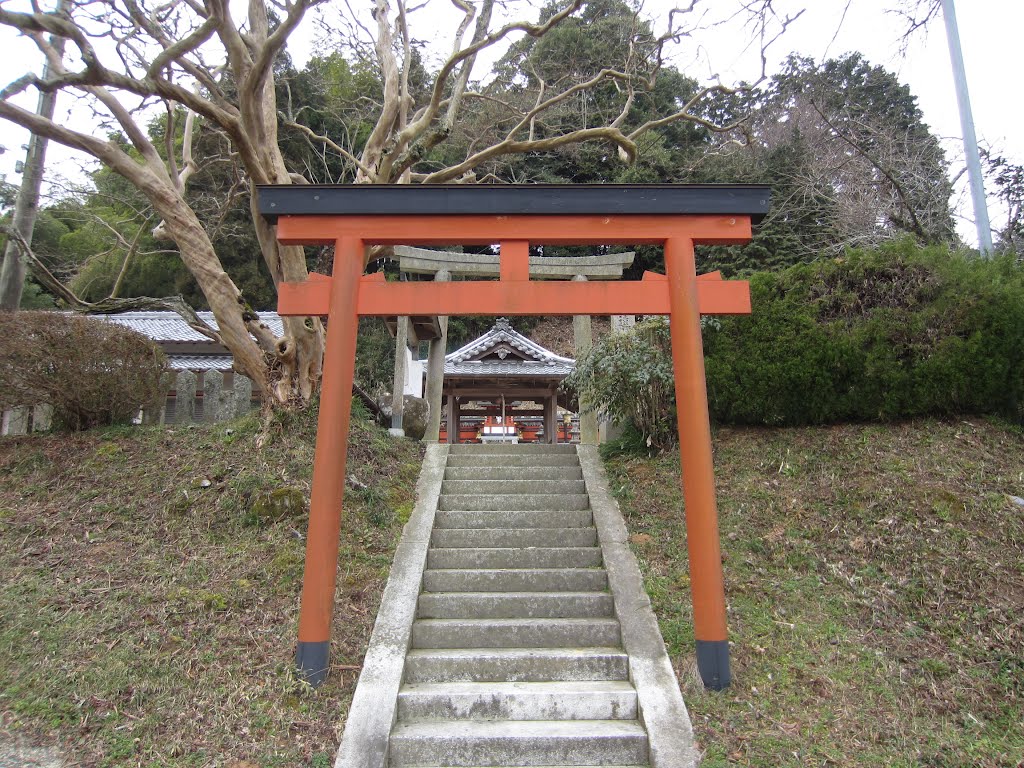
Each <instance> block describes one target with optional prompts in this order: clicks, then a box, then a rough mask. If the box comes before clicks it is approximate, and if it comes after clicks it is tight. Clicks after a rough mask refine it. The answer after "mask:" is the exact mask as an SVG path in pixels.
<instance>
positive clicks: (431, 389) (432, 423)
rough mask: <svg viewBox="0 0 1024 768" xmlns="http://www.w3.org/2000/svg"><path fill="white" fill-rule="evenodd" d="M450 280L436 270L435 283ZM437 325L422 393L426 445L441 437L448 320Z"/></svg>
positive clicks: (443, 317) (447, 275) (441, 317)
mask: <svg viewBox="0 0 1024 768" xmlns="http://www.w3.org/2000/svg"><path fill="white" fill-rule="evenodd" d="M396 250H397V249H396ZM451 279H452V276H451V273H450V272H449V271H448V270H447V269H441V270H438V272H437V273H435V274H434V282H435V283H446V282H448V281H449V280H451ZM437 325H438V330H439V332H440V335H439V336H438V338H436V339H431V340H430V348H429V350H428V352H427V387H426V391H425V392H424V393H423V394H424V396H425V397H426V398H427V431H426V432H425V433H424V434H423V441H424V442H426V443H436V442H437V441H438V440H439V439H440V436H441V397H442V389H443V387H444V356H445V353H446V352H447V351H448V318H447V317H446V316H443V315H442V316H440V317H438V318H437ZM449 423H450V422H449ZM450 431H451V430H450V429H449V432H450ZM448 442H451V440H449V441H448Z"/></svg>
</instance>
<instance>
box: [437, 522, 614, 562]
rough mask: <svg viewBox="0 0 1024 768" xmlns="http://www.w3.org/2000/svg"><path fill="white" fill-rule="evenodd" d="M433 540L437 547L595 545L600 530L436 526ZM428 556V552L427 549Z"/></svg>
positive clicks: (526, 547)
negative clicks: (446, 527)
mask: <svg viewBox="0 0 1024 768" xmlns="http://www.w3.org/2000/svg"><path fill="white" fill-rule="evenodd" d="M430 543H431V544H432V545H433V546H434V547H436V548H438V549H452V548H462V547H465V548H473V549H478V548H482V547H487V546H488V545H491V546H493V547H494V548H496V549H507V548H510V547H519V548H523V549H531V548H537V547H544V548H548V547H559V548H561V547H593V546H595V545H596V544H597V530H596V529H595V528H593V527H592V526H587V527H586V528H518V529H517V528H497V529H494V528H490V529H488V528H449V529H447V530H445V529H443V528H435V529H434V531H433V533H432V534H431V537H430ZM428 556H429V553H428Z"/></svg>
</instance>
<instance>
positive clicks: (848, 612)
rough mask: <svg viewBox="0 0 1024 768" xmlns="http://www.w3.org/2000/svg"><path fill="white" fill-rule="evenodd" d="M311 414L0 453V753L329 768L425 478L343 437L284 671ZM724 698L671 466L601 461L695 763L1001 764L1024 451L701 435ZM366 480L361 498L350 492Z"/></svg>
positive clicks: (1017, 630) (926, 437)
mask: <svg viewBox="0 0 1024 768" xmlns="http://www.w3.org/2000/svg"><path fill="white" fill-rule="evenodd" d="M312 437H313V428H312V422H311V421H310V420H309V418H308V417H306V418H304V419H298V420H296V421H295V422H294V423H291V424H285V423H281V422H275V423H272V424H271V425H270V426H269V428H268V429H266V430H263V431H261V430H260V429H259V424H258V423H257V422H256V421H255V420H244V421H241V422H236V423H234V424H226V425H223V424H222V425H209V426H201V427H194V428H184V429H179V428H175V429H166V430H161V429H142V430H108V431H98V432H92V433H86V434H81V435H73V436H67V435H54V436H36V437H31V438H5V439H3V440H0V583H2V584H3V585H4V586H3V588H2V591H0V757H2V756H3V754H4V753H3V749H2V747H3V742H4V740H5V738H6V740H7V741H8V743H10V742H11V741H12V740H20V741H24V742H26V743H35V744H38V745H49V746H59V747H60V748H61V749H62V751H63V753H64V755H65V756H66V757H68V756H73V757H74V759H75V761H76V763H75V764H79V765H84V766H107V765H109V766H128V765H153V766H156V765H160V766H206V765H223V766H230V767H231V768H253V766H261V768H270V767H271V766H322V767H324V768H326V766H330V765H331V764H332V762H333V758H334V751H335V749H336V746H337V742H338V738H339V735H340V732H341V728H342V720H343V717H344V713H345V710H346V708H347V703H348V700H349V697H350V696H351V693H352V690H353V687H354V684H355V679H356V676H357V674H358V669H359V663H360V660H361V655H362V653H363V648H364V644H365V642H366V640H367V638H368V635H369V630H370V627H371V624H372V621H373V617H374V613H375V609H376V606H377V603H378V601H379V598H380V593H381V590H382V587H383V582H384V579H385V578H386V574H387V569H388V564H389V563H390V558H391V554H392V551H393V548H394V545H395V543H396V540H397V536H398V535H399V533H400V529H401V524H402V521H403V519H404V518H405V516H406V515H407V514H408V512H409V510H410V509H411V502H412V488H413V485H414V482H415V478H416V475H417V472H418V461H419V456H420V453H419V449H418V446H417V445H416V444H413V443H411V442H408V441H404V440H397V441H396V440H393V439H391V438H389V437H387V435H386V434H384V433H383V432H382V431H381V430H378V429H377V428H375V427H373V426H371V425H370V424H369V423H368V422H363V421H357V422H356V424H355V425H354V428H353V444H352V451H351V453H350V459H349V461H350V464H349V474H350V475H351V476H353V478H354V479H355V480H356V481H358V483H356V482H350V484H349V489H348V495H347V498H348V500H349V505H348V513H347V518H346V522H345V525H344V532H345V533H344V536H343V541H342V566H343V567H342V573H341V577H340V584H339V608H338V615H337V621H336V630H335V641H336V642H335V647H334V656H333V661H334V663H335V667H334V673H333V675H332V677H331V678H330V679H329V681H328V683H326V684H325V685H324V687H322V688H321V689H320V690H318V691H316V692H310V691H308V690H304V689H303V688H302V687H301V686H300V685H298V684H297V683H296V682H295V680H294V677H293V675H292V672H291V661H292V649H293V647H294V641H295V623H296V619H297V608H298V593H299V586H300V583H301V578H302V556H303V541H302V539H301V537H302V532H303V530H304V518H303V517H302V516H301V515H300V516H297V517H294V518H291V519H284V520H281V521H279V522H271V521H264V522H262V523H258V521H256V520H255V519H253V516H252V514H251V506H252V501H253V500H254V499H255V498H258V496H259V494H260V493H261V492H263V491H267V490H270V489H274V488H278V487H282V486H291V487H295V488H298V489H300V490H302V491H306V490H307V489H308V483H309V478H310V473H311V466H312ZM715 446H716V462H717V473H718V483H719V488H720V493H719V499H720V506H721V522H722V542H723V551H724V556H725V575H726V591H727V596H728V599H729V604H730V624H731V631H732V640H733V641H734V643H735V645H734V648H733V663H734V676H735V682H734V685H733V687H732V688H731V689H730V690H728V691H726V692H725V693H722V694H715V693H708V692H705V691H703V690H702V689H701V687H700V685H699V683H698V682H697V678H696V673H695V670H694V669H693V667H692V662H691V659H690V653H691V649H692V645H693V643H692V632H691V628H690V627H691V622H690V617H689V604H690V598H689V582H688V576H687V568H686V557H685V542H684V540H683V536H682V531H683V529H682V525H681V515H680V511H679V510H680V504H681V501H680V491H679V470H678V456H677V454H675V453H666V454H663V455H660V456H656V457H653V458H645V459H638V458H635V457H616V458H612V459H610V460H609V462H608V466H609V470H610V474H611V480H612V483H611V485H612V487H613V489H614V490H615V491H616V493H617V494H618V495H619V498H620V501H621V503H622V505H623V510H624V512H625V513H626V515H627V522H628V525H629V527H630V531H631V533H632V534H633V541H634V547H635V550H636V552H637V554H638V555H639V556H640V558H641V561H642V567H643V569H644V572H645V576H646V578H647V583H648V588H649V591H650V592H651V595H652V599H653V601H654V604H655V607H656V609H657V611H658V613H659V616H660V618H661V623H662V630H663V632H664V634H665V638H666V641H667V642H668V644H669V647H670V652H671V653H672V656H673V658H674V660H675V661H676V662H677V667H678V669H679V672H680V677H681V679H682V680H683V685H684V694H685V696H686V699H687V703H688V706H689V707H690V711H691V716H692V718H693V721H694V725H695V728H696V730H697V734H698V738H699V740H700V744H701V746H702V748H703V749H705V750H706V759H705V765H706V766H722V765H754V766H765V767H767V766H779V765H791V766H797V765H800V766H803V765H831V766H858V765H864V766H868V765H871V766H875V765H887V766H888V765H895V766H900V765H906V766H909V765H926V766H968V765H970V766H1016V765H1018V763H1019V760H1020V755H1022V754H1024V736H1022V735H1021V734H1022V733H1024V727H1022V726H1024V723H1022V707H1024V700H1022V697H1024V667H1022V661H1021V659H1022V658H1024V612H1022V610H1021V606H1022V605H1024V508H1022V507H1019V506H1017V505H1016V504H1015V503H1014V502H1013V501H1012V500H1011V499H1010V496H1022V495H1024V435H1022V433H1021V432H1020V431H1019V430H1016V429H1013V428H1010V427H1006V426H1003V425H1001V424H998V423H990V422H986V421H982V420H974V419H972V420H967V421H963V420H954V421H919V422H910V423H904V424H897V425H870V426H865V425H861V426H858V425H851V426H838V427H831V428H816V429H799V430H797V429H779V430H769V429H720V430H718V431H717V432H716V434H715ZM358 484H365V486H366V487H365V488H362V489H360V488H359V487H358Z"/></svg>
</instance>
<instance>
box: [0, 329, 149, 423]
mask: <svg viewBox="0 0 1024 768" xmlns="http://www.w3.org/2000/svg"><path fill="white" fill-rule="evenodd" d="M0 339H2V340H3V341H2V343H0V407H3V408H10V407H15V406H23V405H38V404H48V405H51V406H53V415H54V420H55V421H56V422H57V423H58V424H59V425H61V426H64V427H66V428H69V429H88V428H89V427H95V426H101V425H105V424H119V423H127V422H130V421H131V419H132V417H134V416H135V414H136V413H138V411H139V408H141V407H149V406H153V405H157V404H159V402H160V400H161V398H162V397H163V396H164V394H165V392H164V389H163V385H162V382H161V378H162V377H163V374H164V373H165V372H166V371H167V359H166V357H164V354H163V352H161V351H160V349H159V348H158V347H157V346H156V345H155V344H154V343H153V342H152V341H150V340H149V339H147V338H146V337H145V336H143V335H141V334H138V333H135V332H134V331H131V330H129V329H127V328H124V327H123V326H120V325H115V324H113V323H105V322H102V321H100V320H95V319H91V318H86V317H79V316H75V315H66V314H61V313H57V312H17V313H12V312H0Z"/></svg>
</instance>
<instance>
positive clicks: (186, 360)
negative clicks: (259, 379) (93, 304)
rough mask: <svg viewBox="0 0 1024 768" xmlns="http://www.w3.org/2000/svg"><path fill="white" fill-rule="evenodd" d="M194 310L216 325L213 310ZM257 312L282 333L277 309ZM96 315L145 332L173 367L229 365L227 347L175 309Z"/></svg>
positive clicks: (218, 367) (223, 368)
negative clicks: (197, 327) (187, 320)
mask: <svg viewBox="0 0 1024 768" xmlns="http://www.w3.org/2000/svg"><path fill="white" fill-rule="evenodd" d="M196 314H197V315H199V318H200V319H201V320H202V321H203V322H205V323H206V324H207V325H209V326H210V327H211V328H213V329H214V330H216V329H217V321H216V320H215V319H214V317H213V313H212V312H197V313H196ZM257 314H258V315H259V318H260V321H261V322H263V323H264V324H265V325H266V326H267V327H268V328H270V330H271V331H272V332H273V333H275V334H277V335H281V334H282V333H283V332H284V330H283V325H282V323H281V318H280V317H278V314H277V313H276V312H259V313H257ZM97 318H98V319H100V320H105V321H106V322H108V323H116V324H117V325H123V326H124V327H125V328H131V329H132V330H133V331H138V332H139V333H141V334H142V335H143V336H148V337H149V338H150V339H152V340H153V341H155V342H156V343H157V344H158V345H159V346H160V348H161V349H162V350H163V351H164V354H166V355H167V359H168V361H169V362H170V365H171V368H172V369H174V370H176V371H209V370H220V371H227V370H230V369H231V362H232V361H231V353H230V352H228V350H227V348H226V347H224V346H222V345H221V344H217V343H216V342H214V341H211V340H210V339H208V338H206V336H204V335H203V334H201V333H199V332H198V331H196V330H195V329H193V328H192V327H191V326H190V325H189V324H188V323H186V322H185V320H184V318H182V317H181V315H179V314H177V313H176V312H157V311H152V312H123V313H121V314H119V315H98V316H97Z"/></svg>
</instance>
